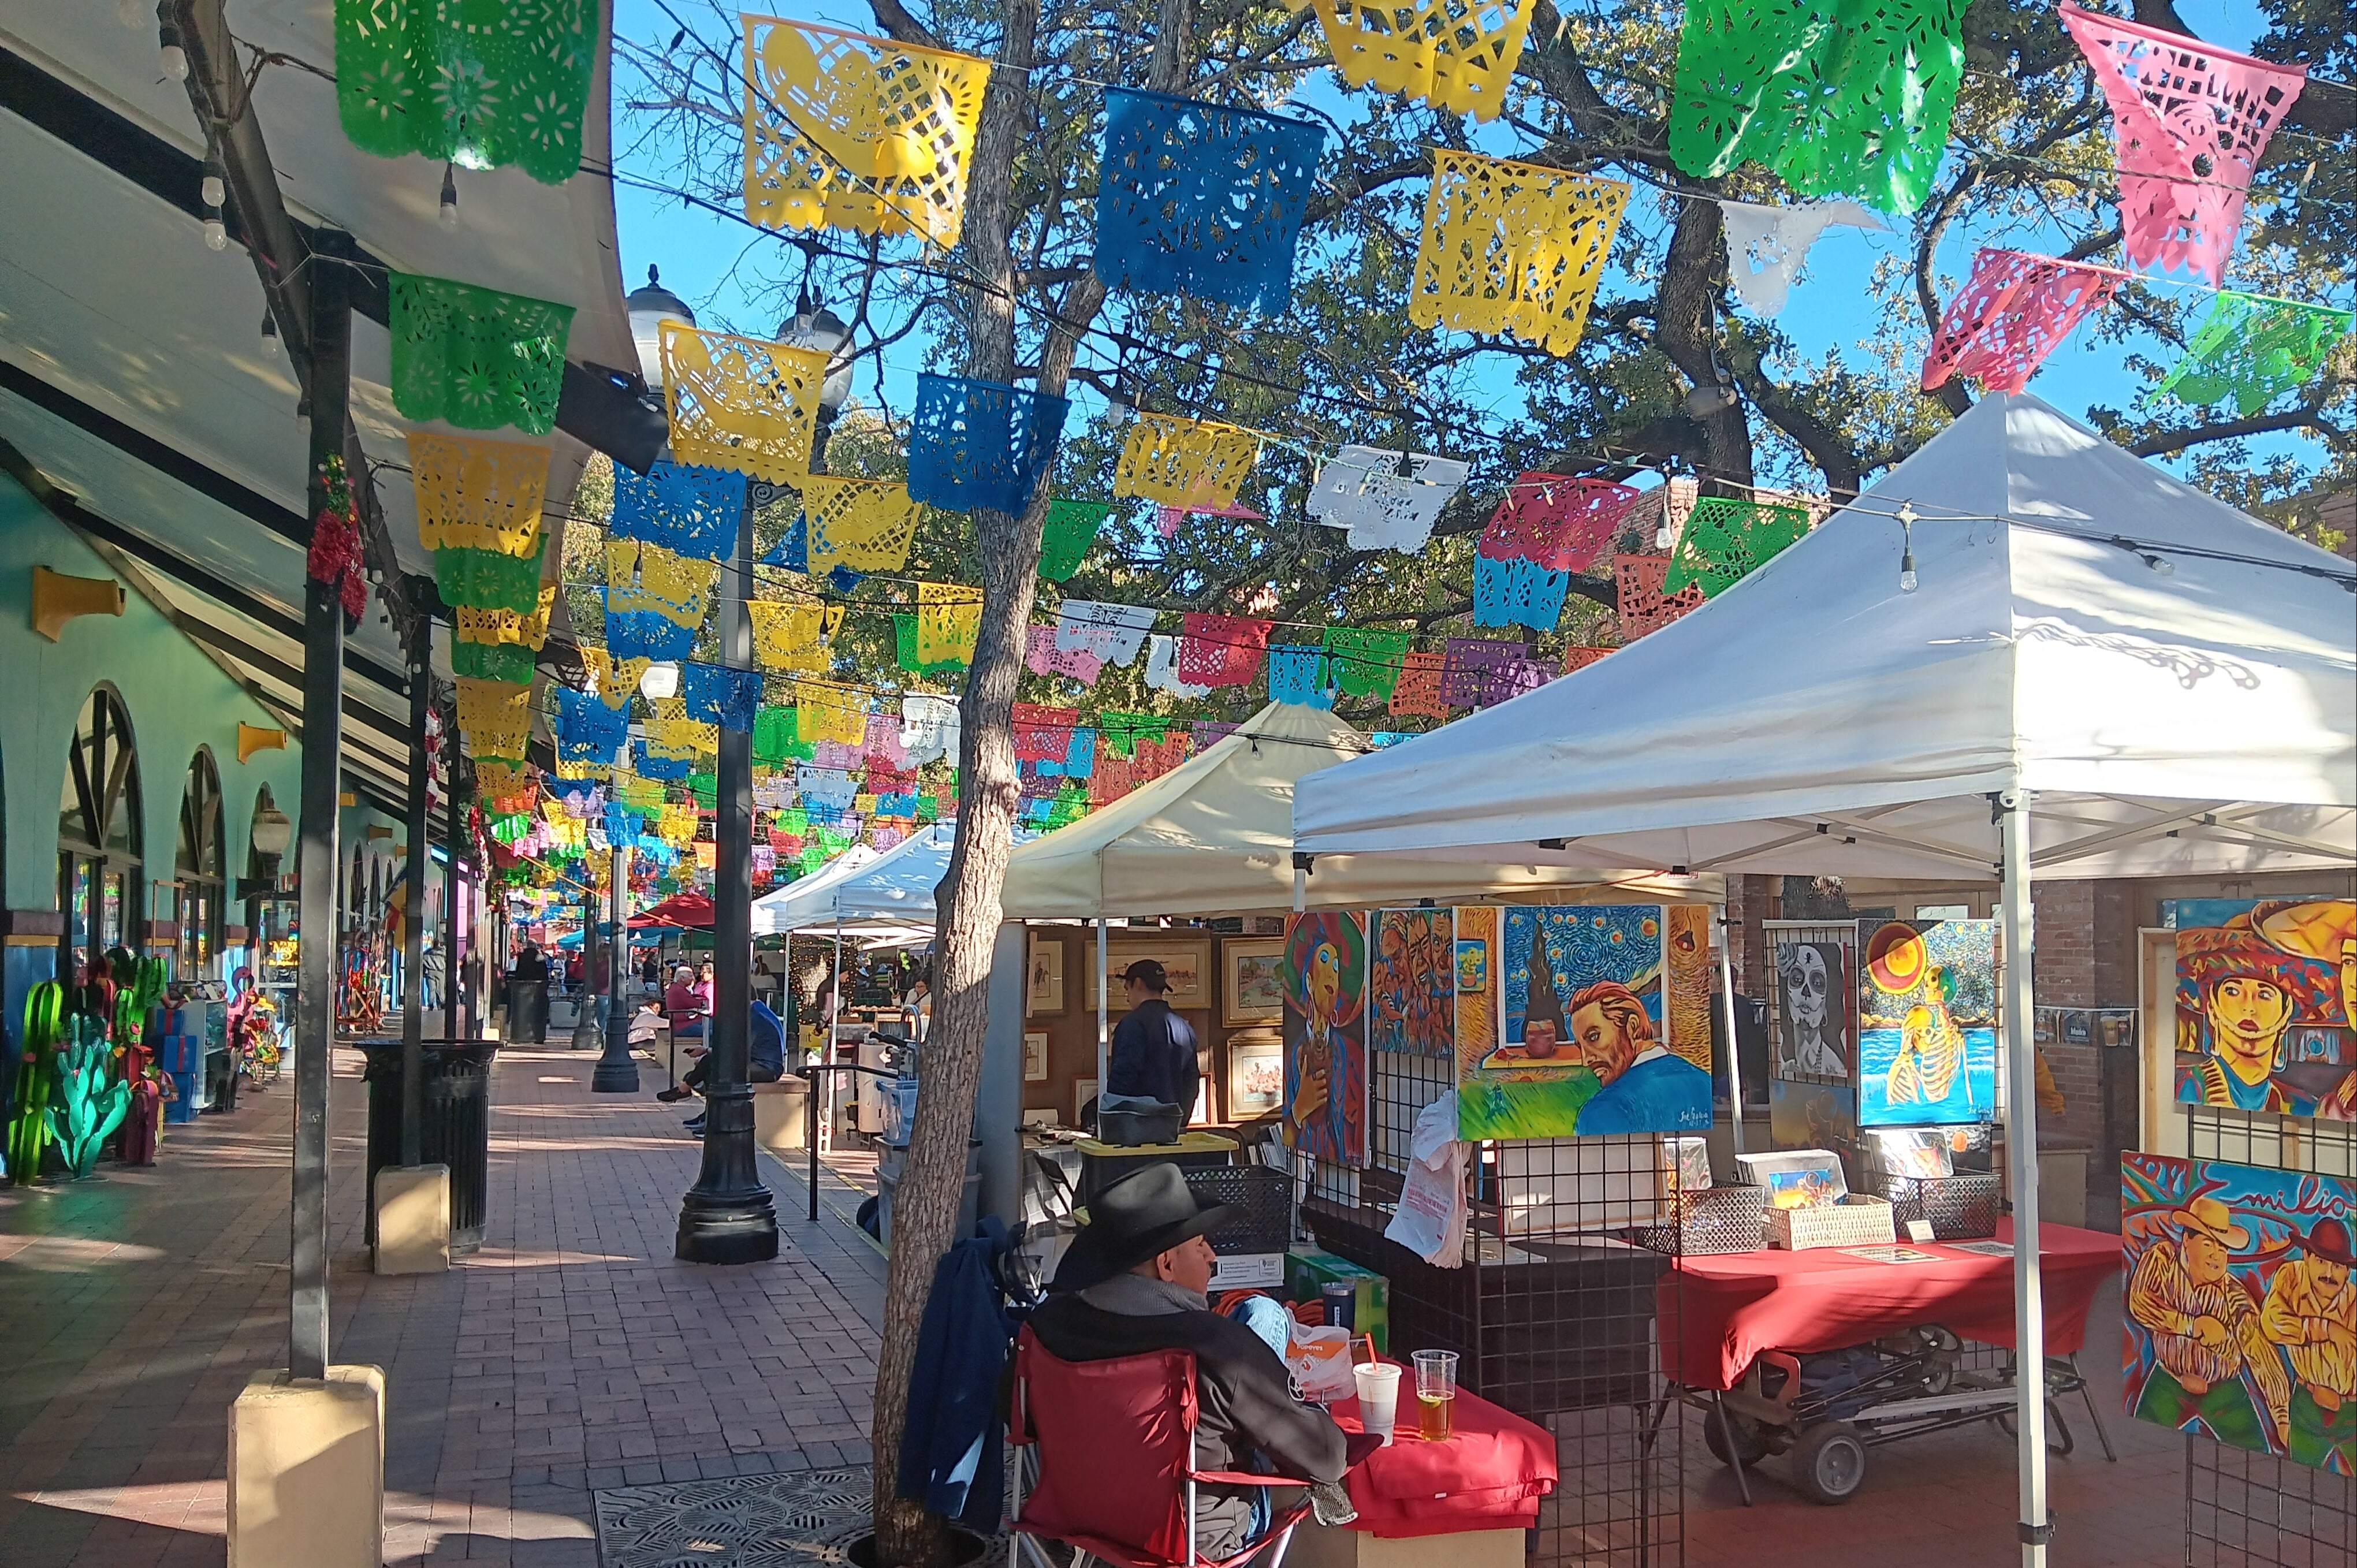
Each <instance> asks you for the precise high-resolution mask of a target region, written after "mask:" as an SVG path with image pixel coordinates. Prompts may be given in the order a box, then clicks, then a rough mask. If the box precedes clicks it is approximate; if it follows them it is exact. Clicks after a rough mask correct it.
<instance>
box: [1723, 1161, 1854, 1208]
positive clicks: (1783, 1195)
mask: <svg viewBox="0 0 2357 1568" xmlns="http://www.w3.org/2000/svg"><path fill="white" fill-rule="evenodd" d="M1735 1164H1736V1168H1737V1169H1738V1170H1739V1171H1741V1172H1742V1173H1743V1178H1744V1180H1746V1181H1748V1182H1749V1183H1750V1184H1751V1185H1752V1186H1754V1187H1766V1188H1767V1189H1768V1204H1769V1207H1770V1208H1813V1207H1814V1206H1815V1205H1817V1204H1820V1203H1839V1202H1840V1201H1841V1200H1842V1199H1843V1198H1845V1197H1848V1196H1849V1180H1848V1178H1847V1177H1846V1176H1844V1175H1843V1174H1842V1163H1841V1156H1840V1155H1836V1154H1835V1153H1834V1152H1833V1151H1832V1150H1830V1149H1793V1150H1790V1151H1787V1152H1784V1153H1781V1154H1773V1155H1736V1156H1735Z"/></svg>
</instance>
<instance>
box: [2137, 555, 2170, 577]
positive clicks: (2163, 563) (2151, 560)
mask: <svg viewBox="0 0 2357 1568" xmlns="http://www.w3.org/2000/svg"><path fill="white" fill-rule="evenodd" d="M2144 564H2146V565H2147V566H2149V567H2151V568H2152V570H2153V575H2155V576H2158V577H2174V576H2176V575H2177V563H2176V562H2174V561H2171V560H2170V559H2169V557H2168V556H2166V555H2147V556H2146V557H2145V558H2144Z"/></svg>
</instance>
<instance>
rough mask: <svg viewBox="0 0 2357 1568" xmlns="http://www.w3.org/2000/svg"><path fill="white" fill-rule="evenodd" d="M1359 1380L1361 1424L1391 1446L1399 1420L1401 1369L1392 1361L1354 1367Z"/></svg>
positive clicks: (1386, 1444)
mask: <svg viewBox="0 0 2357 1568" xmlns="http://www.w3.org/2000/svg"><path fill="white" fill-rule="evenodd" d="M1351 1376H1353V1377H1355V1378H1357V1379H1358V1380H1359V1424H1360V1425H1361V1426H1362V1427H1364V1428H1365V1429H1366V1430H1367V1431H1368V1432H1369V1433H1371V1434H1374V1435H1375V1436H1378V1437H1381V1438H1382V1439H1383V1445H1384V1446H1385V1447H1387V1448H1388V1447H1389V1446H1391V1441H1392V1430H1393V1428H1394V1427H1395V1426H1396V1425H1397V1424H1398V1423H1399V1384H1400V1369H1398V1368H1397V1367H1394V1366H1393V1365H1392V1364H1391V1363H1390V1362H1388V1361H1377V1362H1375V1363H1374V1364H1373V1365H1372V1366H1358V1367H1353V1368H1351Z"/></svg>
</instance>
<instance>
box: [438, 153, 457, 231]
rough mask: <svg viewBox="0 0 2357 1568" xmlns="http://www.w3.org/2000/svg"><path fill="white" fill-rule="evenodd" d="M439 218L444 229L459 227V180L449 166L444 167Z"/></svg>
mask: <svg viewBox="0 0 2357 1568" xmlns="http://www.w3.org/2000/svg"><path fill="white" fill-rule="evenodd" d="M437 216H439V217H440V219H441V220H442V227H443V228H445V229H452V230H455V229H457V227H458V179H457V175H456V173H454V172H453V169H452V166H450V165H448V164H444V165H443V166H442V207H441V210H440V212H439V213H438V214H437Z"/></svg>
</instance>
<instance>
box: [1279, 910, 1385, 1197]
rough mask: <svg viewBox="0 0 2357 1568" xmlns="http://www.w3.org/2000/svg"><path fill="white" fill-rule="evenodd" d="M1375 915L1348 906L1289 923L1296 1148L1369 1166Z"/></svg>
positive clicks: (1288, 1102) (1290, 1114) (1289, 1112)
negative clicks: (1370, 956)
mask: <svg viewBox="0 0 2357 1568" xmlns="http://www.w3.org/2000/svg"><path fill="white" fill-rule="evenodd" d="M1368 1084H1369V1076H1368V1071H1367V918H1366V916H1364V915H1362V914H1361V913H1359V912H1357V911H1355V910H1348V909H1340V910H1320V911H1318V912H1317V913H1315V914H1307V915H1290V916H1287V917H1286V922H1285V1120H1286V1133H1287V1142H1289V1143H1290V1144H1292V1145H1293V1147H1295V1148H1297V1149H1299V1150H1302V1151H1303V1152H1305V1153H1307V1154H1308V1155H1313V1156H1315V1157H1316V1158H1318V1159H1321V1160H1324V1161H1327V1162H1328V1163H1329V1164H1332V1165H1347V1166H1350V1167H1351V1168H1353V1169H1364V1168H1365V1166H1366V1164H1367V1093H1368Z"/></svg>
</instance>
